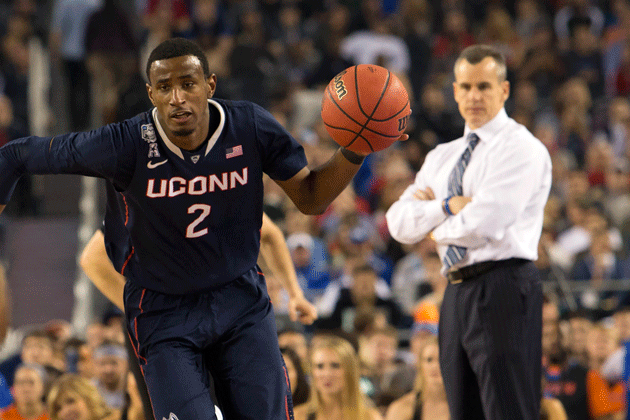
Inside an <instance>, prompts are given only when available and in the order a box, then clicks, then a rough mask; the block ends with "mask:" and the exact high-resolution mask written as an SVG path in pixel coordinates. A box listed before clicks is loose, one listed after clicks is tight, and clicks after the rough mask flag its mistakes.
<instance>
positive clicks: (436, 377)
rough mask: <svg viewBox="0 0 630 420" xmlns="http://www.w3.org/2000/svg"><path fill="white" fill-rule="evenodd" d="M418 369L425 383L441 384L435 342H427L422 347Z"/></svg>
mask: <svg viewBox="0 0 630 420" xmlns="http://www.w3.org/2000/svg"><path fill="white" fill-rule="evenodd" d="M420 370H421V371H422V375H423V377H424V383H425V384H427V385H429V384H436V385H441V384H442V373H441V371H440V359H439V350H438V346H437V345H436V344H429V345H427V346H426V347H425V348H424V349H423V351H422V354H421V356H420Z"/></svg>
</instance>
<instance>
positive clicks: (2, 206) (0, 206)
mask: <svg viewBox="0 0 630 420" xmlns="http://www.w3.org/2000/svg"><path fill="white" fill-rule="evenodd" d="M5 206H6V204H0V214H2V211H3V210H4V208H5Z"/></svg>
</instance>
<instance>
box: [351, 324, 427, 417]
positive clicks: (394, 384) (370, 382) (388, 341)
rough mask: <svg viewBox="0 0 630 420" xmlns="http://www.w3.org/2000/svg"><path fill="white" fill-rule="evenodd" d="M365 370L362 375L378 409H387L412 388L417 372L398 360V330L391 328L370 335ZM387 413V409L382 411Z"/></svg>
mask: <svg viewBox="0 0 630 420" xmlns="http://www.w3.org/2000/svg"><path fill="white" fill-rule="evenodd" d="M366 345H367V349H366V356H367V357H366V358H365V360H363V363H364V364H365V366H366V369H365V371H364V373H363V375H362V380H363V386H364V390H368V391H367V392H366V394H367V395H368V396H369V397H370V398H372V400H373V401H374V402H375V404H376V406H377V407H380V408H382V407H385V408H387V406H388V405H389V404H390V403H391V402H392V401H394V400H396V399H398V398H400V397H402V396H403V395H404V394H406V393H407V392H409V391H411V389H412V388H413V382H414V377H415V371H414V370H413V369H412V368H411V367H410V366H408V365H407V364H405V363H404V362H401V361H398V360H397V358H396V353H397V349H398V331H397V330H396V329H395V328H394V327H392V326H389V325H387V326H385V327H383V328H376V329H373V330H371V331H368V333H367V342H366ZM383 411H385V410H383Z"/></svg>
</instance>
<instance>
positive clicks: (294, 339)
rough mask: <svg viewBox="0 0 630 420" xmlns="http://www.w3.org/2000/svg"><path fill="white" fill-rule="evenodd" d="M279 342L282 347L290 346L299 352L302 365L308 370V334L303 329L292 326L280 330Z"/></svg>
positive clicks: (296, 352)
mask: <svg viewBox="0 0 630 420" xmlns="http://www.w3.org/2000/svg"><path fill="white" fill-rule="evenodd" d="M278 343H279V344H280V347H282V348H289V349H291V350H293V351H294V352H295V354H297V356H298V357H299V358H300V360H301V361H302V363H303V365H302V367H303V368H305V371H306V372H308V365H307V363H306V362H307V361H308V342H307V340H306V336H305V335H304V333H302V332H301V331H298V330H297V329H292V328H286V329H284V330H282V331H280V332H278Z"/></svg>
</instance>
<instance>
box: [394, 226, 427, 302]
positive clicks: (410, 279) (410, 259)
mask: <svg viewBox="0 0 630 420" xmlns="http://www.w3.org/2000/svg"><path fill="white" fill-rule="evenodd" d="M433 249H435V242H433V241H432V240H431V239H430V238H425V239H423V240H421V241H420V242H418V243H416V244H414V245H412V246H411V247H410V250H409V252H408V253H407V255H406V256H405V257H403V258H402V259H400V260H399V261H398V262H397V263H396V266H395V267H394V274H393V275H392V295H393V298H394V300H395V301H396V302H397V303H398V304H399V305H400V307H401V309H402V310H403V311H405V313H406V314H412V313H413V310H414V307H415V305H416V303H417V302H418V299H419V298H420V297H421V296H423V295H425V294H427V293H429V291H430V289H431V286H430V285H429V284H428V282H427V275H426V267H425V263H424V258H425V257H426V255H427V254H428V253H429V252H431V250H433Z"/></svg>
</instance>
